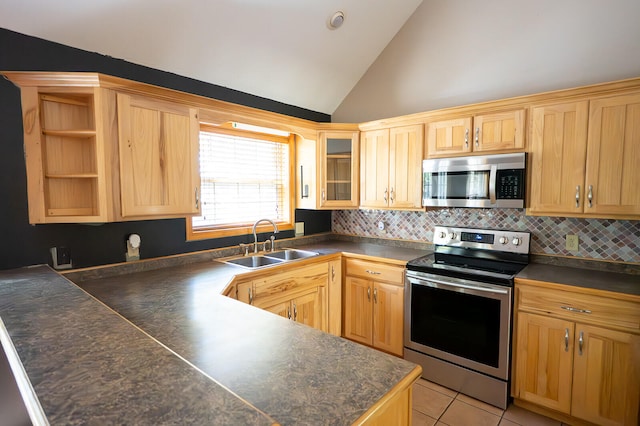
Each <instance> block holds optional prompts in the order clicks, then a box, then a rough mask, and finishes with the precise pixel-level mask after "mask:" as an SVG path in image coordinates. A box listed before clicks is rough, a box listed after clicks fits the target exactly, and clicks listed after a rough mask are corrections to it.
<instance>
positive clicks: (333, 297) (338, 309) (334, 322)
mask: <svg viewBox="0 0 640 426" xmlns="http://www.w3.org/2000/svg"><path fill="white" fill-rule="evenodd" d="M328 287H329V288H328V293H329V294H328V296H327V300H328V306H327V315H328V322H329V324H328V329H329V333H331V334H333V335H336V336H340V335H341V334H342V261H341V259H338V260H332V261H331V262H329V286H328Z"/></svg>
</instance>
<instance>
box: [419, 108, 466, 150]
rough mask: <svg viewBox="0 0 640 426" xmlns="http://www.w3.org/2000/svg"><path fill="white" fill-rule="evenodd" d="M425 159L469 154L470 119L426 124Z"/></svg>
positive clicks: (455, 119) (463, 118)
mask: <svg viewBox="0 0 640 426" xmlns="http://www.w3.org/2000/svg"><path fill="white" fill-rule="evenodd" d="M426 133H427V143H426V150H427V155H426V156H427V157H429V158H433V157H447V156H450V155H456V154H463V153H465V152H471V149H472V148H471V117H462V118H454V119H451V120H442V121H434V122H431V123H427V132H426Z"/></svg>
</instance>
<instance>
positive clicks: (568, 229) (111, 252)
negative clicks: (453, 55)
mask: <svg viewBox="0 0 640 426" xmlns="http://www.w3.org/2000/svg"><path fill="white" fill-rule="evenodd" d="M5 37H6V38H5ZM630 39H633V37H630ZM635 39H637V38H635ZM3 40H5V41H3V45H4V43H5V42H6V44H7V45H8V46H10V48H11V47H13V46H20V49H18V50H20V51H31V52H40V55H34V56H33V57H23V56H22V55H18V54H17V53H16V54H15V57H13V56H12V55H11V54H10V55H7V56H3V59H2V61H7V62H8V63H7V62H3V63H2V66H1V67H0V68H2V69H18V68H20V69H41V68H42V67H45V66H48V67H51V69H56V68H57V69H66V68H67V67H68V66H69V65H68V63H65V62H64V61H63V59H54V58H49V59H51V60H52V61H51V63H47V65H44V64H42V62H38V61H39V59H38V56H40V57H43V58H47V57H48V56H47V53H46V52H47V51H48V50H49V49H54V50H53V52H58V54H57V55H53V54H52V55H51V56H56V57H57V58H67V59H68V58H69V57H71V58H72V59H71V62H72V63H74V64H75V65H74V68H76V67H77V68H86V67H88V66H91V67H96V68H97V67H103V68H101V69H103V70H110V69H112V67H120V66H121V67H125V68H126V70H125V69H123V68H120V71H118V73H123V74H126V73H135V72H137V71H138V69H137V68H135V67H134V66H133V65H126V64H119V65H117V66H116V65H115V61H113V60H108V59H105V58H101V59H96V57H95V56H92V55H89V54H86V53H81V52H73V53H71V51H70V49H68V48H64V47H61V46H57V47H54V46H51V45H49V44H47V43H44V42H41V41H34V40H30V39H28V38H26V37H21V36H19V35H16V34H9V33H3ZM41 43H42V44H41ZM38 46H40V47H39V49H40V50H38ZM55 49H59V50H55ZM3 50H5V49H3ZM8 51H9V52H12V50H11V49H8ZM49 52H52V51H51V50H49ZM69 55H70V56H69ZM630 56H632V55H630ZM73 58H75V59H73ZM621 59H622V58H621ZM625 59H627V58H625ZM56 60H59V61H60V63H58V64H56V63H55V61H56ZM85 61H86V62H85ZM93 61H97V62H99V63H98V64H96V63H95V62H93ZM624 62H625V63H627V62H628V61H624ZM89 63H90V64H91V65H87V64H89ZM627 66H629V67H630V68H631V69H632V70H637V65H635V68H634V65H633V64H631V65H627ZM127 67H129V68H127ZM148 72H149V74H148V77H147V78H149V79H150V80H151V81H150V82H151V83H155V84H159V85H172V84H173V85H178V84H186V83H184V82H180V83H175V80H179V79H178V78H177V77H175V76H174V77H169V76H165V75H161V73H160V72H157V71H153V70H149V71H148ZM636 75H637V72H631V73H628V74H627V76H630V77H631V76H636ZM152 76H154V77H152ZM623 76H624V71H620V72H619V73H618V74H614V73H612V74H610V75H609V76H605V77H602V78H600V80H595V81H594V82H599V81H609V80H614V79H617V78H618V77H623ZM154 79H156V80H154ZM165 79H166V80H165ZM561 83H562V82H556V83H555V84H556V86H557V88H564V87H572V86H576V85H579V84H575V83H573V82H569V83H567V84H561ZM2 88H3V89H2V90H3V96H2V98H3V99H5V101H3V115H2V116H3V118H4V119H6V120H7V121H8V122H9V123H11V124H10V125H9V126H3V132H7V133H6V134H5V136H3V139H6V140H12V141H19V143H13V144H8V145H3V150H4V149H6V150H7V151H6V153H5V152H3V155H2V158H3V179H4V180H5V181H6V182H7V183H6V184H3V185H2V188H1V190H2V191H3V195H4V197H3V198H4V199H6V200H10V202H9V203H7V204H5V205H6V206H11V209H10V210H7V211H6V213H5V212H4V211H3V217H6V218H7V220H6V221H5V222H3V224H2V227H3V235H7V240H10V241H12V246H11V247H8V246H6V247H4V246H3V256H2V259H3V260H2V261H3V265H2V267H3V269H6V268H10V267H18V266H23V265H30V264H38V263H48V262H49V257H48V256H49V253H48V249H49V247H50V246H52V245H59V244H61V245H67V246H69V247H71V250H72V254H73V258H74V261H75V262H77V264H78V265H79V266H90V265H95V264H109V263H116V262H121V261H122V260H123V253H122V252H123V248H122V246H123V240H124V237H125V235H129V234H130V233H136V232H137V233H139V234H141V235H142V237H143V241H144V242H143V244H144V245H143V248H142V255H143V257H145V258H154V257H159V256H164V255H171V254H176V253H183V252H191V251H197V250H205V249H211V248H217V247H224V246H230V245H234V244H237V243H239V242H244V243H249V242H250V239H249V238H247V239H240V240H238V239H232V240H231V241H229V240H228V239H227V240H224V239H223V240H221V241H216V242H213V243H202V242H190V243H185V242H184V234H183V232H184V224H183V221H180V220H171V219H169V220H161V221H147V222H139V223H127V222H123V223H114V224H106V225H103V226H99V227H88V226H86V225H85V226H77V225H45V226H36V227H32V226H29V225H27V221H26V220H25V217H26V204H27V203H26V198H25V193H26V190H25V189H24V185H25V183H24V177H23V178H21V179H17V178H16V176H24V166H23V164H24V163H23V157H22V146H21V140H22V129H21V126H20V124H19V123H20V121H21V120H20V112H19V110H17V109H16V105H17V104H18V103H19V92H18V91H17V89H16V88H15V87H14V86H12V85H11V84H10V83H8V82H6V81H3V82H2ZM531 92H532V93H533V92H537V90H531ZM5 93H6V96H5ZM498 97H502V96H501V94H500V93H498V94H497V95H495V94H493V93H492V94H491V98H490V99H494V98H498ZM462 103H466V102H459V103H457V104H462ZM426 109H429V108H423V109H420V110H426ZM415 111H416V110H414V111H413V112H415ZM283 112H284V111H283ZM392 115H398V113H393V114H382V116H392ZM306 118H308V119H311V120H316V121H326V120H327V119H328V117H320V118H318V117H316V116H315V115H310V116H307V117H306ZM332 119H333V121H341V120H340V119H339V118H338V117H336V116H334V117H332ZM356 119H357V117H356ZM342 121H346V120H342ZM20 186H22V188H20ZM298 214H300V215H308V219H306V220H305V219H303V221H304V222H305V229H306V231H307V232H308V233H313V232H314V229H313V226H316V229H315V231H316V232H323V231H330V230H333V231H334V232H337V233H340V234H347V235H358V236H364V237H376V238H383V239H386V238H390V239H396V238H397V239H407V240H413V241H432V237H433V234H432V232H433V228H434V226H435V225H437V224H440V223H442V222H441V218H443V217H444V218H447V219H446V220H447V223H459V221H462V222H464V223H474V226H478V227H480V228H524V229H532V228H533V229H537V230H538V229H539V230H541V231H536V232H535V234H536V237H535V238H534V239H533V241H532V253H535V254H554V255H561V256H575V257H577V258H579V259H580V258H584V259H600V260H605V261H607V260H609V261H615V262H627V263H632V264H633V263H637V262H638V257H637V256H638V254H637V253H638V252H637V232H638V231H637V223H638V222H637V221H635V220H609V219H580V218H574V219H572V218H564V219H562V218H555V217H547V216H527V215H526V214H524V212H523V211H520V210H507V211H502V210H489V211H484V210H482V211H475V210H470V209H450V210H439V211H437V210H436V211H429V212H427V213H424V212H394V211H389V210H340V211H337V212H335V213H334V214H333V217H332V216H331V214H327V212H323V211H318V212H314V211H299V212H298ZM379 222H383V223H384V224H386V226H385V229H384V230H380V229H378V223H379ZM567 234H579V235H580V239H581V243H580V248H579V252H578V254H577V255H576V254H575V252H571V251H567V250H566V246H565V241H564V236H565V235H567ZM286 235H287V234H281V235H279V236H278V238H281V237H284V236H286ZM167 236H168V237H167ZM634 236H636V237H635V240H634ZM614 240H615V241H616V242H615V243H608V241H612V242H613V241H614ZM95 241H100V244H95V243H93V242H95ZM603 241H604V242H603ZM634 244H636V245H634ZM603 245H604V246H603Z"/></svg>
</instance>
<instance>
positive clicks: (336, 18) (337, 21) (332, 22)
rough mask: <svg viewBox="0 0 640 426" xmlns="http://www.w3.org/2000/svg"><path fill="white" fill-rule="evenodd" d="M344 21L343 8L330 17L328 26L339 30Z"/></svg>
mask: <svg viewBox="0 0 640 426" xmlns="http://www.w3.org/2000/svg"><path fill="white" fill-rule="evenodd" d="M343 23H344V12H342V11H341V10H339V11H337V12H336V13H334V14H333V15H332V16H331V17H330V18H329V22H328V23H327V26H328V27H329V29H330V30H337V29H338V28H340V27H341V26H342V24H343Z"/></svg>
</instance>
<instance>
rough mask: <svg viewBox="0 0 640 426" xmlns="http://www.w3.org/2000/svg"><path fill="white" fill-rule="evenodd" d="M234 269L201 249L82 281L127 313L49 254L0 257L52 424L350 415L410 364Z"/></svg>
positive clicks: (22, 350) (348, 418) (1, 278)
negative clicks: (324, 322) (292, 314)
mask: <svg viewBox="0 0 640 426" xmlns="http://www.w3.org/2000/svg"><path fill="white" fill-rule="evenodd" d="M240 271H244V269H242V268H238V267H234V266H230V265H226V264H223V263H220V262H206V263H201V264H190V265H183V266H177V267H171V268H165V269H158V270H153V271H145V272H140V273H134V274H129V275H121V276H115V277H110V278H103V279H96V280H91V281H86V282H83V283H81V284H80V285H81V286H82V287H83V288H84V289H85V290H87V291H88V292H89V293H91V294H93V295H94V296H95V297H96V298H97V299H99V300H100V301H102V302H104V304H106V305H107V306H109V307H110V308H112V309H113V310H115V311H117V312H118V313H119V314H121V315H122V316H120V315H117V314H116V313H115V312H113V311H112V310H111V309H109V308H108V307H107V306H105V305H103V304H102V303H100V302H99V301H98V300H95V299H93V298H92V297H91V296H90V295H88V294H87V293H85V292H84V291H82V290H81V289H80V288H78V287H77V286H76V285H74V284H72V283H71V282H69V281H67V280H66V279H65V278H62V277H60V276H59V275H58V274H57V273H55V272H54V271H52V270H50V269H49V268H48V267H44V266H43V267H36V268H24V269H19V270H13V271H0V318H2V320H3V321H4V323H5V326H6V329H7V330H8V331H9V334H10V336H11V339H12V341H13V343H14V345H15V347H16V351H17V353H18V355H19V357H20V359H21V360H22V364H23V365H24V368H25V371H26V373H27V375H28V378H29V380H30V381H31V383H32V385H33V388H34V390H35V393H36V395H37V396H38V398H39V400H40V403H41V405H42V407H43V409H44V412H45V414H46V416H47V417H48V418H49V421H50V422H51V423H53V424H57V423H65V424H75V423H83V422H86V421H87V419H92V420H94V419H95V421H96V422H97V423H100V424H117V423H120V424H122V423H129V424H132V423H136V424H143V423H155V424H157V423H180V424H188V423H191V424H193V423H200V424H202V423H205V424H271V423H272V422H273V421H276V422H279V423H281V424H283V425H287V424H350V423H352V422H353V421H355V420H356V419H358V418H359V417H360V416H361V415H362V414H364V413H365V412H366V410H367V409H369V408H370V407H371V406H372V405H374V404H375V403H376V402H377V401H378V400H379V399H380V398H381V397H382V396H383V395H385V394H386V393H388V392H389V391H390V390H391V389H392V388H393V386H394V385H396V384H397V383H398V382H399V381H401V380H402V379H403V378H406V377H407V376H408V375H410V374H415V370H414V369H415V367H416V366H415V365H414V364H412V363H409V362H407V361H404V360H402V359H399V358H396V357H393V356H390V355H387V354H384V353H381V352H379V351H376V350H373V349H370V348H367V347H364V346H362V345H358V344H356V343H353V342H350V341H348V340H346V339H342V338H339V337H336V336H333V335H330V334H326V333H323V332H320V331H318V330H315V329H312V328H309V327H306V326H303V325H300V324H296V323H294V322H292V321H289V320H287V319H284V318H281V317H278V316H276V315H272V314H270V313H268V312H265V311H262V310H260V309H256V308H254V307H251V306H248V305H245V304H243V303H241V302H237V301H235V300H232V299H229V298H226V297H223V296H220V295H219V293H220V292H221V291H222V289H223V288H224V287H225V286H226V284H227V282H228V280H229V278H230V277H231V276H232V275H234V274H237V273H238V272H240ZM123 317H124V318H123ZM125 318H126V320H125ZM127 320H128V321H130V322H128V321H127ZM265 413H266V414H265Z"/></svg>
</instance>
